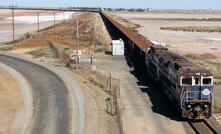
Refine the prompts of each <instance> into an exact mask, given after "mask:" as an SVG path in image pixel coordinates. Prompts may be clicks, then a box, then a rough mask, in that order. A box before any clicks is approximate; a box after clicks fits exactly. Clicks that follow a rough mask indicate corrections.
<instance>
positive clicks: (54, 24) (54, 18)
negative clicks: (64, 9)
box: [54, 12, 55, 27]
mask: <svg viewBox="0 0 221 134" xmlns="http://www.w3.org/2000/svg"><path fill="white" fill-rule="evenodd" d="M54 27H55V12H54Z"/></svg>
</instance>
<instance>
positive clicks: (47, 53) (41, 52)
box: [27, 46, 56, 58]
mask: <svg viewBox="0 0 221 134" xmlns="http://www.w3.org/2000/svg"><path fill="white" fill-rule="evenodd" d="M27 54H30V55H32V56H33V58H40V57H43V56H44V57H56V56H55V54H54V52H53V51H52V50H51V49H50V47H49V46H46V47H43V48H40V49H37V50H33V51H30V52H27Z"/></svg>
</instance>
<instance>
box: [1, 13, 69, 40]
mask: <svg viewBox="0 0 221 134" xmlns="http://www.w3.org/2000/svg"><path fill="white" fill-rule="evenodd" d="M55 13H56V17H55V19H56V21H55V23H59V22H61V20H63V14H62V15H61V13H60V12H55ZM39 14H40V17H39V19H40V25H39V28H40V29H43V28H45V27H48V26H51V25H53V24H54V21H52V20H53V18H54V17H53V15H54V12H50V11H39ZM36 15H37V12H36V11H26V12H24V11H23V12H16V13H15V38H18V37H20V36H22V35H23V34H25V33H28V32H36V31H37V30H38V26H37V16H36ZM68 15H69V14H68ZM68 15H67V13H66V16H65V18H66V19H67V17H68ZM25 16H26V17H27V18H25ZM35 16H36V17H35ZM10 17H11V13H0V34H4V36H1V37H0V43H1V42H6V41H11V40H12V24H11V18H10ZM16 17H20V18H16ZM21 20H23V21H21Z"/></svg>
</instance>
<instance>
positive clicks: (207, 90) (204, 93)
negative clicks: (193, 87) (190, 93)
mask: <svg viewBox="0 0 221 134" xmlns="http://www.w3.org/2000/svg"><path fill="white" fill-rule="evenodd" d="M202 94H203V95H209V94H210V91H209V89H207V88H206V89H204V90H203V92H202Z"/></svg>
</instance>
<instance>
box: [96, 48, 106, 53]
mask: <svg viewBox="0 0 221 134" xmlns="http://www.w3.org/2000/svg"><path fill="white" fill-rule="evenodd" d="M106 51H108V49H107V48H106V47H99V48H95V49H94V52H95V53H100V52H106Z"/></svg>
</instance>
